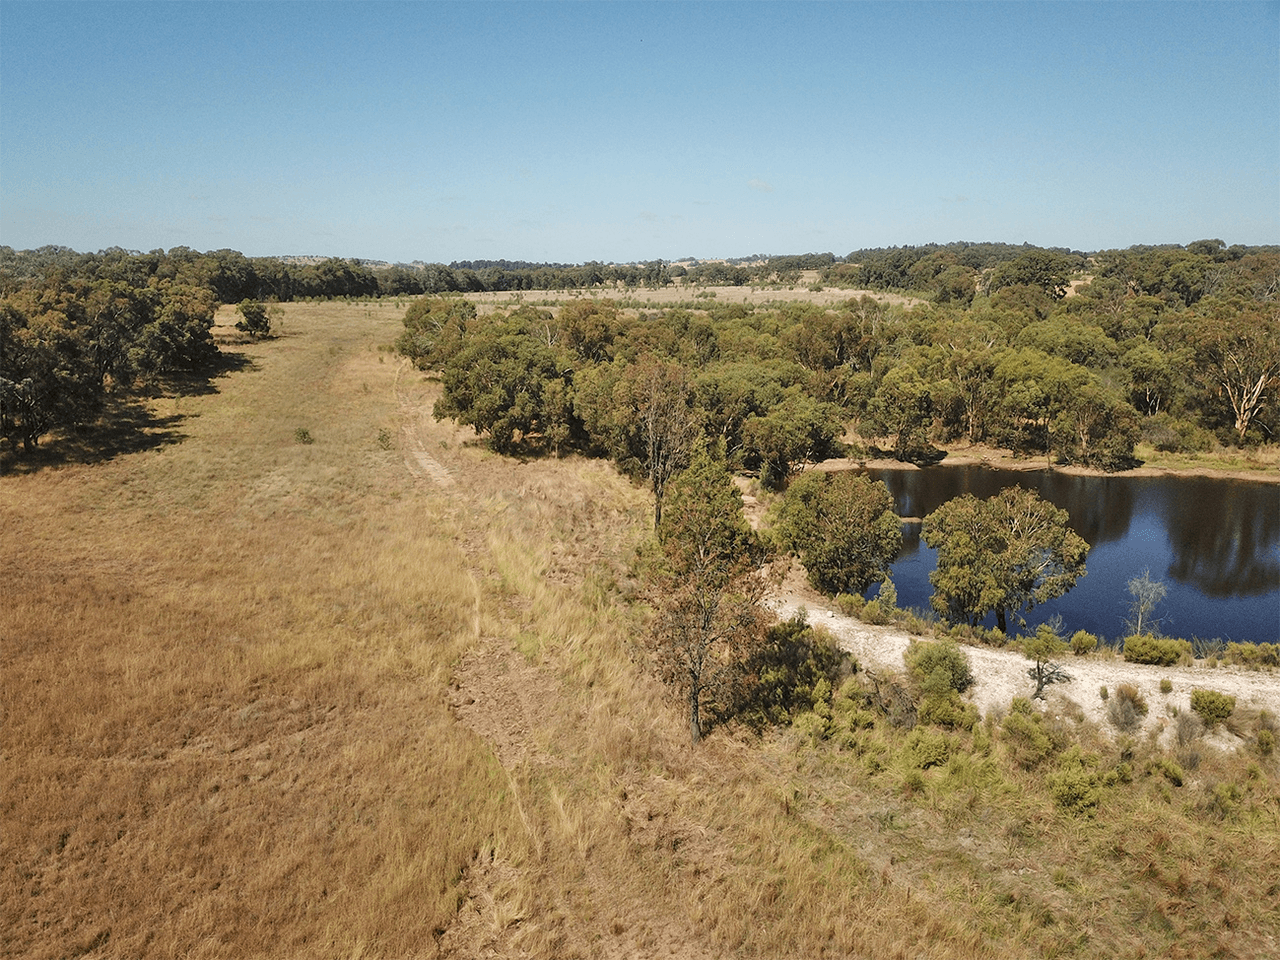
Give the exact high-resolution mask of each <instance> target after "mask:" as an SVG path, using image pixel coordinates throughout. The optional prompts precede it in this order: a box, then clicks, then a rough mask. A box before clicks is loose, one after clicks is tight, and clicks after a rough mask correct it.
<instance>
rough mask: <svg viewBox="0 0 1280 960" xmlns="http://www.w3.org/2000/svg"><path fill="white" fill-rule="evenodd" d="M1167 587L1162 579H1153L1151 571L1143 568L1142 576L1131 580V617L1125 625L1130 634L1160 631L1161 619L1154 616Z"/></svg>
mask: <svg viewBox="0 0 1280 960" xmlns="http://www.w3.org/2000/svg"><path fill="white" fill-rule="evenodd" d="M1166 591H1167V588H1166V587H1165V585H1164V582H1163V581H1161V580H1152V579H1151V571H1150V570H1143V571H1142V576H1140V577H1134V578H1133V579H1132V580H1130V581H1129V593H1130V595H1131V596H1132V597H1133V601H1132V602H1131V603H1130V604H1129V619H1127V620H1126V621H1125V626H1126V627H1128V628H1129V634H1130V635H1131V636H1132V635H1138V634H1144V633H1149V634H1155V635H1158V634H1159V632H1160V621H1159V620H1158V619H1156V618H1154V617H1153V616H1152V614H1153V613H1154V612H1155V609H1156V604H1158V603H1159V602H1160V601H1161V600H1163V599H1164V595H1165V593H1166Z"/></svg>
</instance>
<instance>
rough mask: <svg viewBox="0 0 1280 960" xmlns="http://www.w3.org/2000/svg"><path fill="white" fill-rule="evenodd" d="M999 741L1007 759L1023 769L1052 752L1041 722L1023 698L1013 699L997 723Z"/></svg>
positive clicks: (1031, 766) (1035, 763)
mask: <svg viewBox="0 0 1280 960" xmlns="http://www.w3.org/2000/svg"><path fill="white" fill-rule="evenodd" d="M1000 733H1001V739H1002V740H1003V741H1004V744H1005V748H1006V749H1007V750H1008V751H1009V758H1010V759H1011V760H1012V761H1013V762H1014V763H1016V764H1017V765H1018V766H1020V767H1022V769H1024V770H1031V769H1033V768H1034V767H1036V766H1038V765H1039V764H1040V763H1041V761H1043V760H1044V759H1045V758H1046V757H1048V756H1049V754H1050V753H1052V752H1053V740H1052V738H1051V737H1050V736H1049V734H1048V733H1047V732H1046V731H1045V729H1044V722H1043V721H1042V720H1041V719H1040V715H1039V714H1037V713H1036V712H1035V711H1034V710H1033V709H1032V707H1031V701H1030V700H1027V699H1026V698H1025V697H1014V699H1013V702H1012V703H1011V704H1010V705H1009V714H1008V716H1006V717H1005V718H1004V720H1003V721H1002V722H1001V724H1000Z"/></svg>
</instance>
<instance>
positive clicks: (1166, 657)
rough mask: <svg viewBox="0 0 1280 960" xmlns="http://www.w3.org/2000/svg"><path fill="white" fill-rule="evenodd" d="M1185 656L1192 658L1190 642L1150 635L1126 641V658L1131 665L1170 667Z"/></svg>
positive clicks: (1138, 635) (1136, 635)
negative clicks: (1146, 664)
mask: <svg viewBox="0 0 1280 960" xmlns="http://www.w3.org/2000/svg"><path fill="white" fill-rule="evenodd" d="M1184 656H1187V657H1189V656H1191V641H1190V640H1176V639H1172V638H1168V637H1157V636H1153V635H1152V634H1149V633H1145V634H1134V635H1133V636H1129V637H1125V640H1124V658H1125V659H1126V660H1128V661H1129V662H1130V663H1149V664H1153V665H1155V666H1158V667H1168V666H1172V665H1173V664H1175V663H1177V662H1178V661H1179V660H1181V659H1182V658H1183V657H1184Z"/></svg>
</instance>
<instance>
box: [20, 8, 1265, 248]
mask: <svg viewBox="0 0 1280 960" xmlns="http://www.w3.org/2000/svg"><path fill="white" fill-rule="evenodd" d="M1205 237H1218V238H1221V239H1223V240H1225V241H1226V242H1227V243H1248V244H1258V243H1277V242H1280V3H1276V2H1267V3H1138V2H1133V3H994V4H987V3H945V4H935V3H912V2H897V3H814V4H809V3H749V4H736V3H700V4H681V3H635V4H631V3H568V4H559V3H537V2H526V3H514V4H489V3H459V4H450V3H409V4H401V3H359V4H347V3H306V2H295V3H283V4H279V3H231V4H224V3H176V4H170V3H126V4H114V3H89V2H77V3H69V4H62V3H27V2H16V0H2V2H0V244H7V245H9V246H12V247H15V248H18V249H23V248H29V247H35V246H40V245H43V244H47V243H57V244H65V245H67V246H71V247H74V248H75V249H77V250H97V249H101V248H104V247H108V246H122V247H126V248H129V249H140V250H150V249H154V248H157V247H163V248H166V249H168V248H171V247H174V246H179V245H183V246H189V247H194V248H196V249H198V250H210V249H218V248H223V247H229V248H232V249H236V250H240V251H242V252H244V253H246V254H248V255H250V256H268V255H279V254H325V255H334V256H348V257H366V258H372V259H383V260H392V261H410V260H425V261H443V262H449V261H451V260H460V259H480V258H486V259H495V258H507V259H524V260H535V261H543V260H548V261H560V262H572V263H577V262H583V261H586V260H604V261H617V262H623V261H635V260H649V259H655V258H665V259H673V258H678V257H683V256H696V257H734V256H745V255H749V254H753V253H772V254H783V253H802V252H818V251H831V252H833V253H835V254H836V255H838V256H842V255H844V254H846V253H848V252H850V251H851V250H854V249H858V248H861V247H867V246H884V245H893V244H913V243H927V242H932V241H937V242H947V241H951V240H975V241H978V240H993V241H1006V242H1011V243H1022V242H1031V243H1035V244H1041V245H1045V246H1067V247H1072V248H1076V249H1083V250H1096V249H1103V248H1109V247H1125V246H1129V245H1131V244H1135V243H1170V242H1172V243H1188V242H1190V241H1192V240H1196V239H1201V238H1205Z"/></svg>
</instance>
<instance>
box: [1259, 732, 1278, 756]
mask: <svg viewBox="0 0 1280 960" xmlns="http://www.w3.org/2000/svg"><path fill="white" fill-rule="evenodd" d="M1275 749H1276V735H1275V734H1274V733H1272V732H1271V731H1270V730H1259V731H1258V752H1259V753H1260V754H1262V755H1263V756H1264V757H1269V756H1271V754H1272V753H1274V752H1275Z"/></svg>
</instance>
